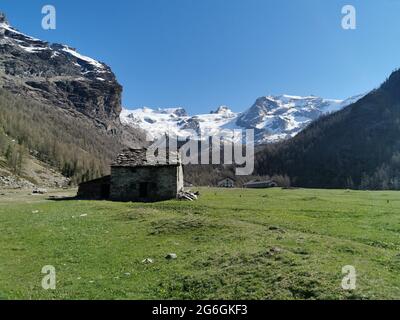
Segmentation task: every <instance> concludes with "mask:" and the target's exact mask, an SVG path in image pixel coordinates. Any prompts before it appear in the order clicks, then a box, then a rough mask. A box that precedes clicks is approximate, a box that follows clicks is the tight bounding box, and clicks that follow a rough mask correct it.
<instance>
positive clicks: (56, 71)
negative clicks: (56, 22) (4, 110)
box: [0, 14, 122, 128]
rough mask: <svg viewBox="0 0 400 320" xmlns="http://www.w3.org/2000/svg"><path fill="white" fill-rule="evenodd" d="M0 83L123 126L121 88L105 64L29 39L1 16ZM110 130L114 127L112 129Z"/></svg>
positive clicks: (36, 98) (57, 45)
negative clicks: (121, 121)
mask: <svg viewBox="0 0 400 320" xmlns="http://www.w3.org/2000/svg"><path fill="white" fill-rule="evenodd" d="M0 49H1V54H0V84H1V85H2V86H3V87H4V88H6V89H8V90H9V91H12V92H15V93H18V94H22V95H29V96H30V98H33V99H35V100H38V99H40V100H42V101H43V102H45V103H48V102H49V100H51V102H52V103H55V104H57V105H63V106H64V107H67V106H68V107H70V108H71V109H74V110H78V111H79V112H81V113H83V114H85V115H87V116H90V117H92V118H96V119H97V120H100V121H101V122H102V123H106V126H107V125H109V122H110V121H113V122H115V121H117V122H118V123H119V113H120V111H121V109H122V108H121V91H122V87H121V86H120V85H119V83H118V82H117V80H116V78H115V75H114V73H113V72H112V70H111V69H110V67H108V66H107V65H106V64H104V63H101V62H99V61H97V60H95V59H93V58H89V57H87V56H84V55H82V54H80V53H78V51H76V50H75V49H73V48H71V47H69V46H67V45H63V44H57V43H49V42H46V41H42V40H39V39H36V38H34V37H31V36H29V35H26V34H24V33H22V32H20V31H18V30H17V29H16V28H14V27H12V26H11V25H10V23H9V22H8V21H7V19H6V17H5V15H4V14H0ZM110 128H111V126H110Z"/></svg>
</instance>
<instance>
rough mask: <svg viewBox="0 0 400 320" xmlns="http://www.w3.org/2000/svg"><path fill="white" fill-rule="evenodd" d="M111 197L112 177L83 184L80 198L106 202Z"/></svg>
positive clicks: (79, 191)
mask: <svg viewBox="0 0 400 320" xmlns="http://www.w3.org/2000/svg"><path fill="white" fill-rule="evenodd" d="M109 196H110V176H106V177H103V178H100V179H96V180H92V181H88V182H84V183H81V184H80V185H79V189H78V198H80V199H88V200H106V199H108V198H109Z"/></svg>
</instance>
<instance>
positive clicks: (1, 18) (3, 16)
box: [0, 11, 8, 25]
mask: <svg viewBox="0 0 400 320" xmlns="http://www.w3.org/2000/svg"><path fill="white" fill-rule="evenodd" d="M0 23H3V24H7V25H8V20H7V17H6V14H5V13H4V12H1V11H0Z"/></svg>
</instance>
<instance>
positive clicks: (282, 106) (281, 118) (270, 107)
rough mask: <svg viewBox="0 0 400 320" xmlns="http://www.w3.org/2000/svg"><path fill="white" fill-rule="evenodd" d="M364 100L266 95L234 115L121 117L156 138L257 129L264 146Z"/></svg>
mask: <svg viewBox="0 0 400 320" xmlns="http://www.w3.org/2000/svg"><path fill="white" fill-rule="evenodd" d="M362 97H363V95H359V96H354V97H351V98H349V99H346V100H333V99H323V98H319V97H315V96H309V97H299V96H289V95H280V96H266V97H261V98H259V99H257V101H256V102H255V103H254V105H253V106H252V107H251V108H250V109H248V110H247V111H245V112H242V113H235V112H232V111H231V110H230V109H229V108H228V107H226V106H221V107H219V108H218V109H217V110H216V111H212V112H211V113H209V114H200V115H195V116H189V115H188V114H187V112H186V111H185V109H183V108H170V109H157V110H154V109H151V108H142V109H136V110H127V109H123V111H122V113H121V116H120V118H121V122H122V123H123V124H126V125H130V126H133V127H136V128H141V129H143V130H145V131H146V132H147V133H148V134H149V137H150V138H153V139H156V138H159V137H160V136H162V135H164V134H168V135H172V136H178V137H182V138H185V137H193V130H194V131H195V132H196V134H197V135H198V136H201V137H206V136H215V135H218V134H220V135H222V134H224V132H227V131H228V130H233V129H242V130H245V129H254V130H255V140H256V141H255V143H256V144H262V143H270V142H276V141H279V140H284V139H288V138H290V137H294V136H295V135H296V134H297V133H299V132H300V131H301V130H303V129H304V128H305V127H306V126H307V125H308V124H310V123H311V122H312V121H314V120H316V119H318V118H319V117H321V116H322V115H325V114H328V113H332V112H336V111H338V110H340V109H342V108H344V107H346V106H348V105H350V104H352V103H354V102H356V101H357V100H359V99H360V98H362Z"/></svg>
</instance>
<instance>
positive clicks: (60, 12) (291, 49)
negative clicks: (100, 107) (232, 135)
mask: <svg viewBox="0 0 400 320" xmlns="http://www.w3.org/2000/svg"><path fill="white" fill-rule="evenodd" d="M46 4H52V5H54V6H55V7H56V9H57V29H56V30H52V31H45V30H43V29H42V28H41V19H42V14H41V8H42V6H43V5H46ZM345 4H352V5H354V6H355V7H356V9H357V29H356V30H343V29H342V28H341V18H342V14H341V8H342V7H343V5H345ZM0 10H2V11H4V12H5V13H6V14H7V16H8V18H9V20H10V21H11V23H12V24H13V25H14V26H15V27H17V28H18V29H20V30H21V31H23V32H25V33H27V34H30V35H32V36H35V37H38V38H41V39H43V40H47V41H50V42H59V43H64V44H68V45H70V46H72V47H75V48H77V49H78V51H79V52H81V53H82V54H85V55H88V56H91V57H93V58H96V59H98V60H100V61H104V62H105V63H107V64H108V65H110V66H111V67H112V69H113V71H114V72H115V73H116V75H117V78H118V80H119V82H120V83H121V84H122V85H123V86H124V95H123V104H124V106H126V107H128V108H130V109H132V108H135V107H141V106H150V107H172V106H184V107H185V108H186V109H187V110H188V111H189V112H190V113H200V112H209V111H210V110H211V109H215V108H216V107H217V106H218V105H222V104H226V105H229V106H230V107H231V108H232V109H233V110H235V111H242V110H244V109H246V108H248V107H250V106H251V105H252V104H253V102H254V101H255V99H256V98H257V97H260V96H263V95H268V94H281V93H288V94H293V95H310V94H314V95H318V96H322V97H326V98H346V97H349V96H351V95H354V94H358V93H363V92H366V91H369V90H370V89H373V88H375V87H377V86H378V85H379V84H380V83H381V82H382V81H384V80H385V78H386V77H388V76H389V74H390V73H391V72H392V71H393V70H394V69H396V68H398V67H400V19H399V18H398V17H399V15H400V1H397V0H368V1H363V0H360V1H356V0H347V1H339V0H329V1H327V0H113V1H94V0H84V1H83V0H80V1H77V0H68V1H65V0H47V1H36V0H29V1H26V0H2V1H1V5H0Z"/></svg>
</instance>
